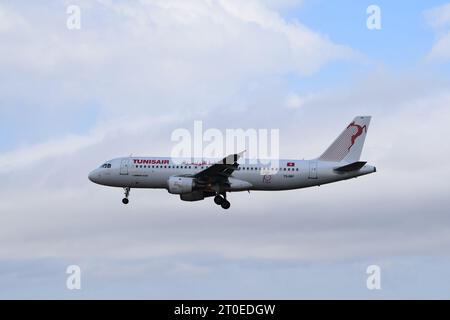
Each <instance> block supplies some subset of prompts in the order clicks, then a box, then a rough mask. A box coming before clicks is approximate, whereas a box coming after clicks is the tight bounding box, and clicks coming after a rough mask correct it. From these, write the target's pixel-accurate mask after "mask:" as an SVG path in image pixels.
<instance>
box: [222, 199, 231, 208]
mask: <svg viewBox="0 0 450 320" xmlns="http://www.w3.org/2000/svg"><path fill="white" fill-rule="evenodd" d="M220 206H221V207H222V208H223V209H225V210H226V209H230V207H231V203H230V201H228V200H225V199H224V202H222V204H221V205H220Z"/></svg>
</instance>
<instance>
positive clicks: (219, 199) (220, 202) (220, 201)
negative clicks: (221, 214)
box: [214, 195, 226, 206]
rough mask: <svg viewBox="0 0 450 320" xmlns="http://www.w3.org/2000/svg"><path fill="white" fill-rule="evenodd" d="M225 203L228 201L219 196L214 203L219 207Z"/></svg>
mask: <svg viewBox="0 0 450 320" xmlns="http://www.w3.org/2000/svg"><path fill="white" fill-rule="evenodd" d="M224 201H226V200H225V199H224V198H222V197H221V196H219V195H217V196H215V197H214V203H215V204H217V205H218V206H220V205H221V204H222V203H224Z"/></svg>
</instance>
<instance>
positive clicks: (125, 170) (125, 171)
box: [120, 158, 130, 175]
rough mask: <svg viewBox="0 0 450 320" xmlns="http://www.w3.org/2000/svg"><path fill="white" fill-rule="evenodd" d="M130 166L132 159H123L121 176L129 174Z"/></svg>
mask: <svg viewBox="0 0 450 320" xmlns="http://www.w3.org/2000/svg"><path fill="white" fill-rule="evenodd" d="M129 165H130V159H129V158H127V159H122V162H121V163H120V174H121V175H127V174H128V166H129Z"/></svg>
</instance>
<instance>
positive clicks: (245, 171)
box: [89, 157, 376, 192]
mask: <svg viewBox="0 0 450 320" xmlns="http://www.w3.org/2000/svg"><path fill="white" fill-rule="evenodd" d="M213 163H214V161H206V162H202V163H196V164H195V163H190V162H186V161H182V160H179V161H177V160H176V159H171V158H164V157H151V158H148V157H124V158H116V159H113V160H111V161H108V162H107V163H106V164H105V165H103V166H102V167H100V168H98V169H95V170H94V171H92V172H91V173H90V174H89V179H90V180H91V181H93V182H95V183H97V184H101V185H105V186H111V187H122V188H127V187H128V188H155V189H168V180H169V178H170V177H174V176H193V175H195V174H196V173H199V172H201V171H203V170H205V169H206V168H207V167H208V166H210V165H212V164H213ZM238 163H239V168H238V169H237V170H236V171H234V172H233V173H232V175H231V177H230V178H229V180H230V186H229V187H228V188H227V189H226V190H224V191H227V192H235V191H247V190H267V191H271V190H272V191H274V190H291V189H300V188H307V187H311V186H318V185H323V184H327V183H332V182H336V181H341V180H346V179H350V178H355V177H358V176H362V175H366V174H370V173H373V172H375V171H376V168H375V167H373V166H370V165H364V166H363V167H362V168H361V169H359V170H355V171H351V172H338V171H335V170H334V169H335V168H337V167H339V166H342V163H338V162H329V161H319V160H280V161H279V162H278V165H277V167H272V168H271V167H270V166H264V165H260V164H258V165H257V164H247V163H250V162H249V161H246V160H244V159H242V160H241V161H238ZM254 163H265V162H260V161H254Z"/></svg>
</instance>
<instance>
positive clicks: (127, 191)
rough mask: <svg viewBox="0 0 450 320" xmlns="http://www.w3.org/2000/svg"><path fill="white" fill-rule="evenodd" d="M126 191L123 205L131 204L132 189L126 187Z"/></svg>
mask: <svg viewBox="0 0 450 320" xmlns="http://www.w3.org/2000/svg"><path fill="white" fill-rule="evenodd" d="M124 190H125V198H123V199H122V203H123V204H128V203H129V202H130V201H129V200H128V196H129V195H130V190H131V188H130V187H126V188H124Z"/></svg>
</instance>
